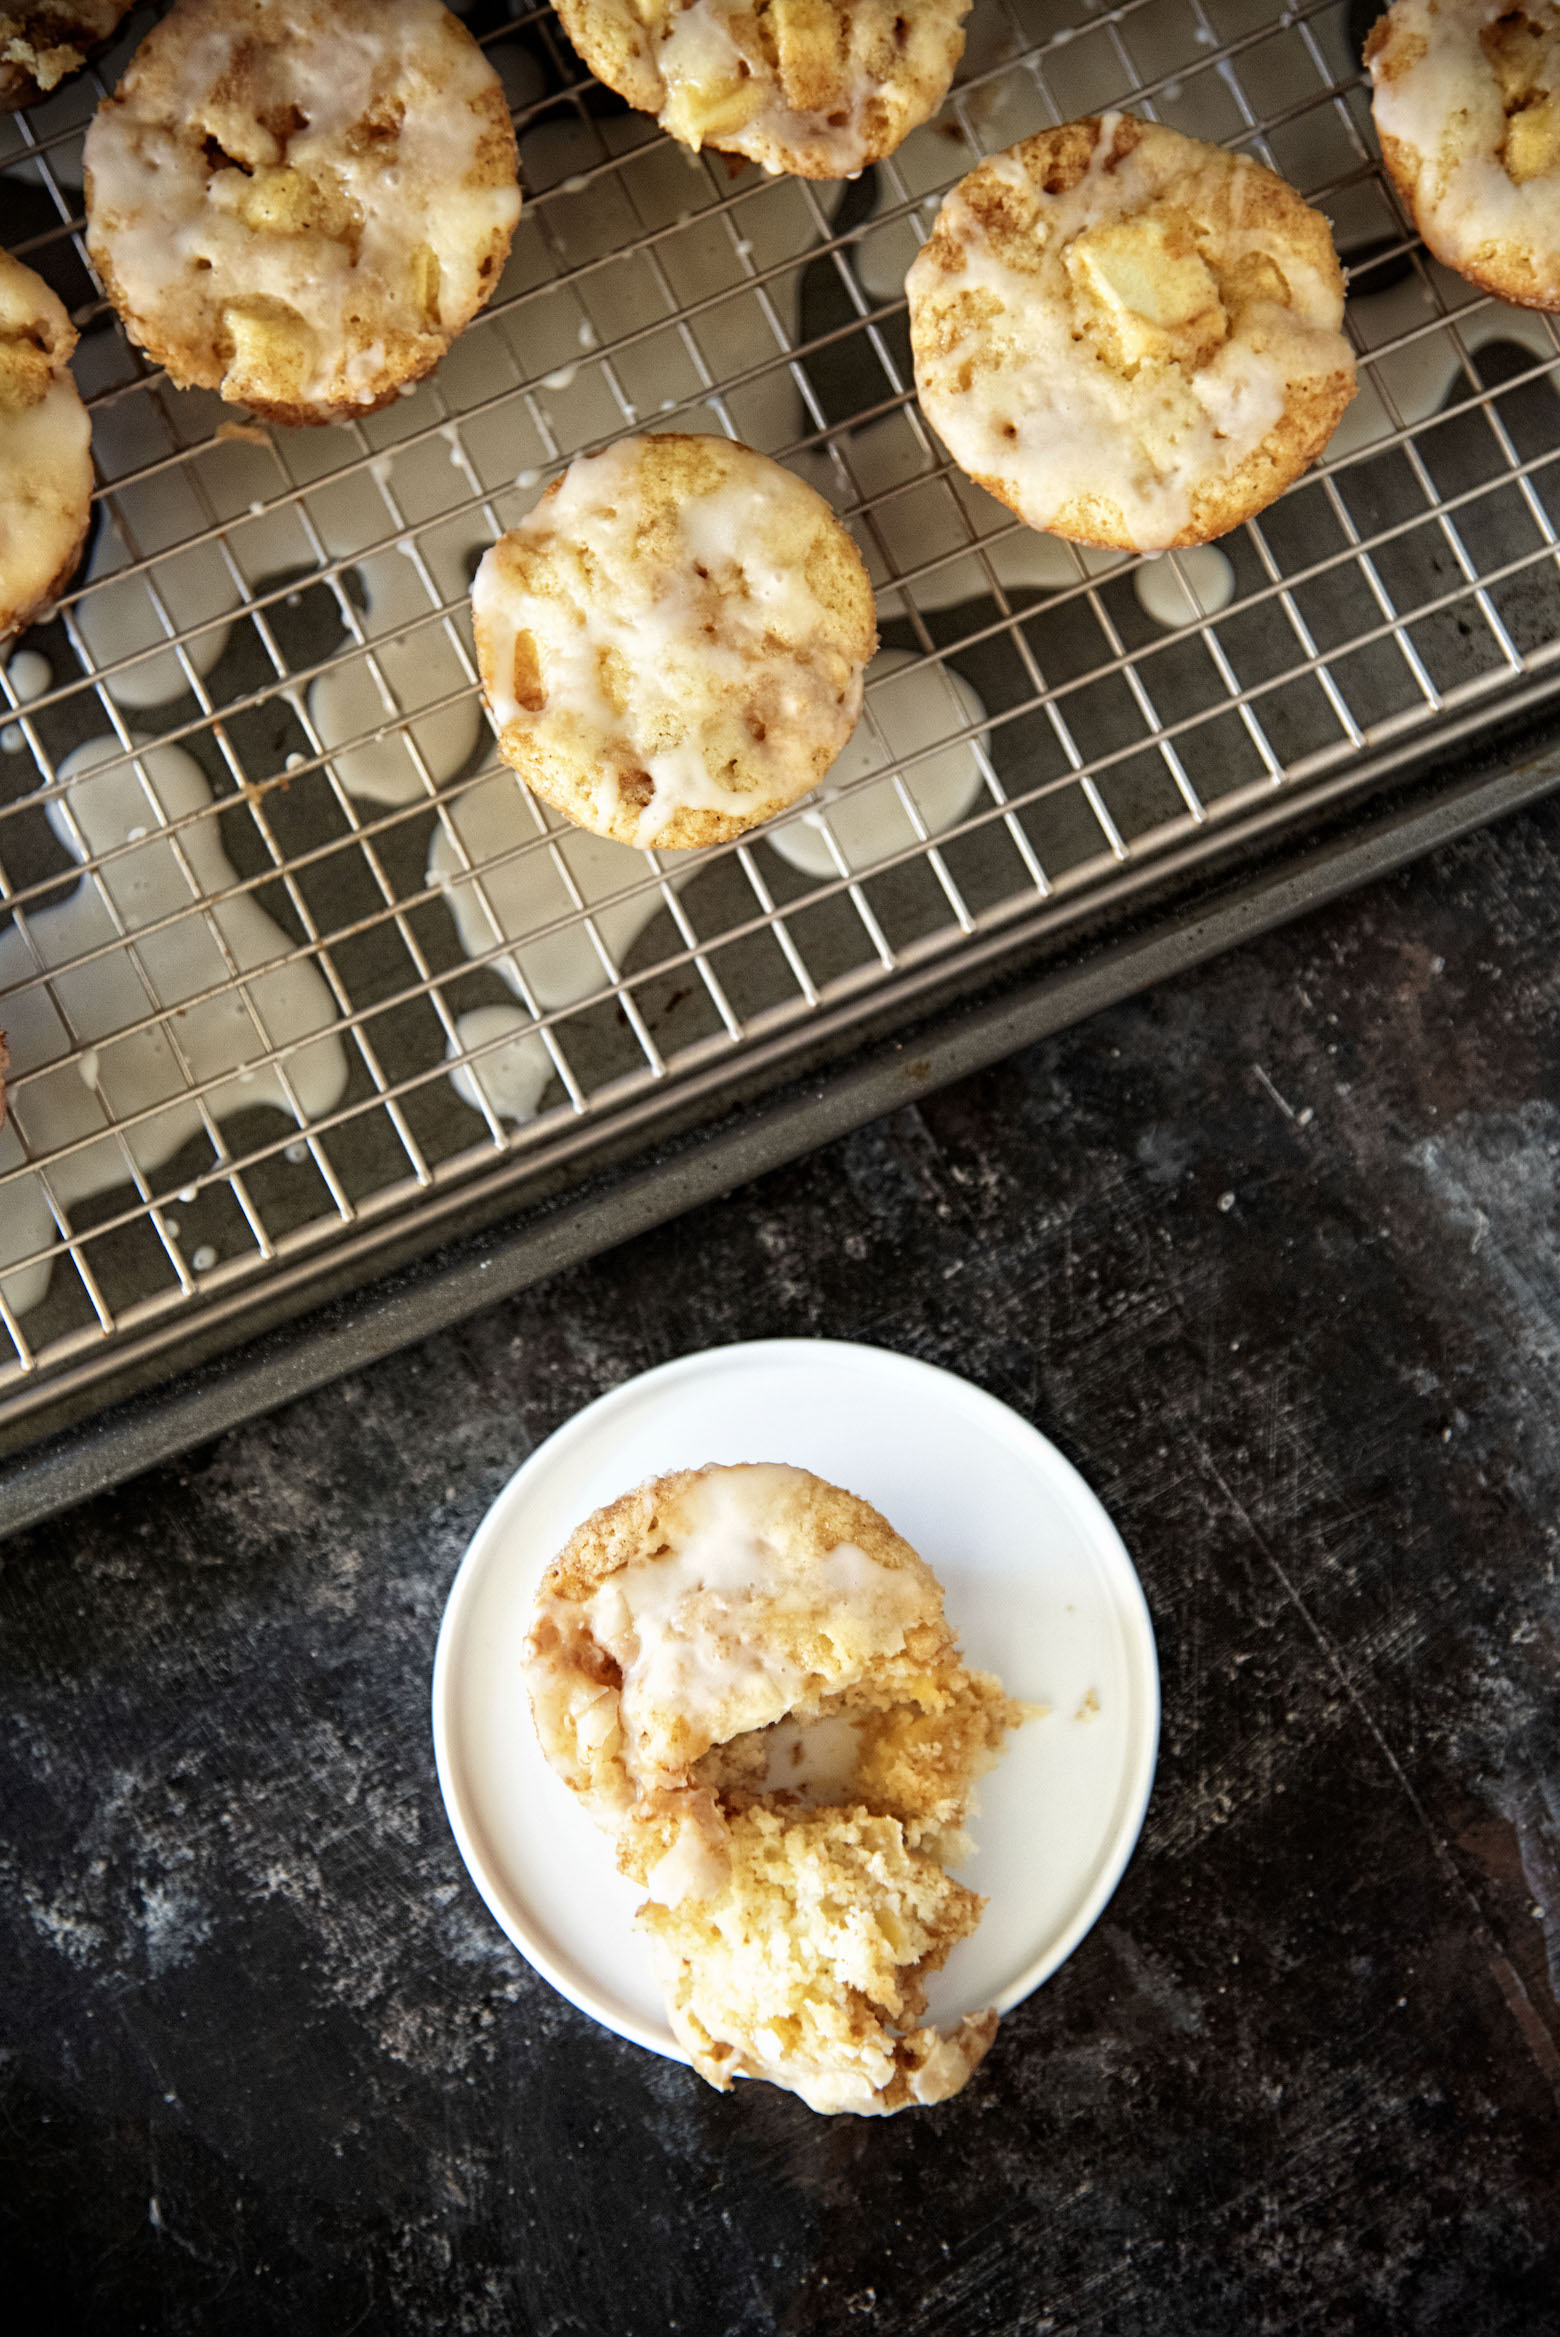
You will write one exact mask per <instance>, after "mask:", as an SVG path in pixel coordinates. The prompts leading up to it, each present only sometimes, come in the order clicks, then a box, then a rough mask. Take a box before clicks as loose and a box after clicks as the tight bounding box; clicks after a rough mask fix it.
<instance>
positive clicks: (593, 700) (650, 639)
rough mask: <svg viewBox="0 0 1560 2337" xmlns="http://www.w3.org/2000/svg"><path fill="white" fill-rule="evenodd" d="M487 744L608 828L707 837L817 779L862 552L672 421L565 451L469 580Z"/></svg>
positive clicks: (839, 704) (845, 698) (816, 510)
mask: <svg viewBox="0 0 1560 2337" xmlns="http://www.w3.org/2000/svg"><path fill="white" fill-rule="evenodd" d="M471 607H472V621H473V627H474V630H475V634H476V643H477V662H478V666H479V668H480V671H481V676H482V688H483V694H484V696H485V698H486V700H487V704H488V709H489V712H490V713H491V714H492V717H493V721H494V724H495V726H496V728H497V731H498V743H499V747H500V750H501V752H502V753H503V756H504V759H505V760H506V762H508V763H509V764H510V765H511V766H512V767H513V768H514V769H515V770H516V771H518V772H519V774H520V776H521V778H522V779H523V780H524V781H525V783H526V785H527V786H528V787H529V788H531V789H532V790H533V792H534V793H535V794H537V795H540V796H541V797H543V798H544V800H545V801H546V802H548V803H550V804H552V805H554V806H555V807H556V809H557V810H559V811H561V812H563V813H564V814H565V815H566V817H567V818H569V819H571V820H573V821H574V822H575V824H576V826H578V827H582V828H588V829H590V830H591V831H592V832H593V833H594V834H596V835H598V836H610V837H612V838H614V839H615V840H616V841H617V842H618V843H621V844H636V845H639V846H641V847H643V848H649V847H652V846H660V845H667V846H671V847H674V848H679V849H681V848H687V847H692V846H698V845H705V844H719V843H724V842H725V841H726V840H727V839H728V838H729V837H732V836H739V835H741V834H742V832H743V830H744V829H746V828H750V827H752V826H753V825H754V824H755V822H757V821H759V820H764V819H768V818H769V816H770V815H771V813H773V812H777V811H784V810H786V809H788V808H789V806H790V805H792V804H793V803H795V802H796V801H797V800H798V798H799V797H801V796H803V795H806V794H807V793H809V791H810V790H811V789H812V788H814V787H816V786H817V784H818V782H819V780H820V779H821V778H822V777H823V775H824V773H825V772H826V771H827V770H828V768H829V766H830V764H831V763H832V762H833V761H834V759H835V757H836V756H837V755H838V753H839V751H840V749H841V747H843V746H844V744H845V742H846V740H847V739H848V738H849V737H850V734H851V732H852V731H853V730H854V729H855V727H856V723H857V721H858V719H859V717H860V714H861V699H862V676H863V673H864V671H865V669H866V665H867V661H868V659H869V658H870V657H871V655H872V653H873V651H874V649H875V648H876V647H877V623H876V616H875V612H874V604H873V598H872V587H871V584H870V582H869V581H868V578H867V571H866V568H865V565H864V564H863V561H862V558H861V554H860V553H859V552H858V551H857V549H856V546H855V544H854V543H853V542H852V541H851V538H850V536H849V535H848V534H847V533H846V531H845V529H844V528H843V527H842V526H841V525H840V522H839V521H838V520H837V519H836V518H835V516H834V513H833V512H832V511H831V510H830V509H829V506H828V505H827V503H825V501H824V500H823V497H822V496H821V495H819V494H818V493H817V492H816V490H815V489H813V488H812V487H809V486H808V485H807V484H806V482H805V481H804V480H802V479H798V478H797V477H796V476H795V475H794V473H792V472H790V471H787V470H783V469H782V468H781V466H780V465H779V464H778V463H775V462H771V461H770V459H769V457H768V456H767V455H762V454H756V453H755V452H754V451H753V449H752V448H751V447H748V446H739V445H737V444H736V443H735V442H734V441H732V440H730V439H726V438H713V437H690V436H686V435H683V434H681V433H676V432H668V433H665V434H658V435H655V436H651V437H634V438H622V439H619V440H618V441H617V442H616V444H615V445H612V446H609V447H606V448H605V449H603V450H602V451H601V452H600V453H599V454H588V455H580V456H577V457H576V459H575V460H574V461H573V462H572V463H571V464H570V466H569V468H568V470H567V471H565V472H564V473H563V475H562V477H561V478H558V479H555V480H554V481H553V483H552V485H551V486H550V487H549V488H548V490H547V492H546V494H545V495H543V497H542V498H541V501H540V502H539V503H538V504H537V505H536V508H535V509H534V510H533V511H531V512H529V513H527V515H526V517H525V518H524V519H523V520H522V521H521V522H520V524H519V525H518V527H514V528H511V529H510V531H509V533H508V534H507V535H504V536H501V537H500V538H499V540H498V542H497V543H496V544H494V545H493V547H492V549H491V550H490V551H489V552H487V553H486V554H485V556H484V558H483V561H482V565H481V567H480V568H479V569H478V570H477V574H476V580H475V582H474V583H473V585H472V589H471Z"/></svg>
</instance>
